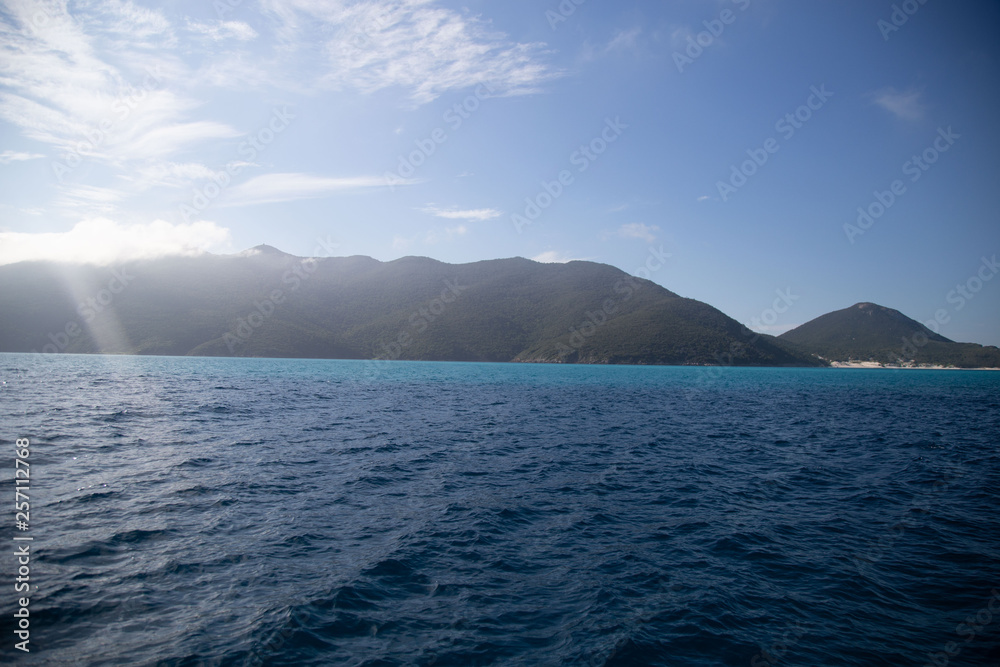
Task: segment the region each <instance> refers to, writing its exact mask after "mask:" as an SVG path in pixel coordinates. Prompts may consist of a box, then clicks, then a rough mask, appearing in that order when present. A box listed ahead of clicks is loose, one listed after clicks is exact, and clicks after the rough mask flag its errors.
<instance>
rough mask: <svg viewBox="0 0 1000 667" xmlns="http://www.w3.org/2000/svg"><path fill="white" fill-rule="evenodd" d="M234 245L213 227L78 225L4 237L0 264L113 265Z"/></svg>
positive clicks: (88, 222) (87, 222)
mask: <svg viewBox="0 0 1000 667" xmlns="http://www.w3.org/2000/svg"><path fill="white" fill-rule="evenodd" d="M229 242H230V235H229V230H228V229H225V228H222V227H219V226H217V225H216V224H215V223H213V222H204V221H202V222H195V223H192V224H189V225H184V224H181V225H173V224H171V223H169V222H165V221H163V220H155V221H153V222H149V223H139V224H128V225H126V224H121V223H118V222H115V221H113V220H109V219H107V218H92V219H89V220H84V221H82V222H79V223H77V224H76V225H75V226H74V227H73V228H72V229H71V230H69V231H68V232H55V233H51V232H50V233H35V234H32V233H23V232H3V233H0V264H13V263H15V262H25V261H39V260H43V261H57V262H73V263H89V264H100V265H108V264H115V263H118V262H125V261H130V260H137V259H152V258H155V257H165V256H170V255H197V254H200V253H202V252H205V251H207V250H211V249H216V248H219V247H222V246H223V245H227V244H228V243H229Z"/></svg>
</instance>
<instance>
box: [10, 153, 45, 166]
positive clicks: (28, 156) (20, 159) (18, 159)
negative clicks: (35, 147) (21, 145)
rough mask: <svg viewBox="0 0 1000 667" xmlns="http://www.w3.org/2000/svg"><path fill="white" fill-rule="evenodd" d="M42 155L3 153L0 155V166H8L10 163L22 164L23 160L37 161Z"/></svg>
mask: <svg viewBox="0 0 1000 667" xmlns="http://www.w3.org/2000/svg"><path fill="white" fill-rule="evenodd" d="M43 157H45V156H44V155H41V154H39V153H21V152H18V151H4V152H3V153H0V164H10V163H11V162H23V161H25V160H37V159H38V158H43Z"/></svg>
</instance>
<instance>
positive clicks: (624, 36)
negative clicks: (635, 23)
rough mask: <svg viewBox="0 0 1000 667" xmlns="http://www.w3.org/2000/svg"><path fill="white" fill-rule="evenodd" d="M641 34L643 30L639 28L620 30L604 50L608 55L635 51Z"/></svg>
mask: <svg viewBox="0 0 1000 667" xmlns="http://www.w3.org/2000/svg"><path fill="white" fill-rule="evenodd" d="M640 34H642V28H639V27H636V28H632V29H631V30H619V31H618V32H616V33H615V36H614V37H612V38H611V41H610V42H608V45H607V47H605V49H604V50H605V51H606V52H608V53H611V52H613V51H632V50H635V48H636V43H637V41H638V39H639V35H640Z"/></svg>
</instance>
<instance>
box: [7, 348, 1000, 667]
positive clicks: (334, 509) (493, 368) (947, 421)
mask: <svg viewBox="0 0 1000 667" xmlns="http://www.w3.org/2000/svg"><path fill="white" fill-rule="evenodd" d="M0 373H2V375H0V382H3V383H4V384H2V385H0V415H2V417H3V432H2V433H0V446H2V447H4V448H6V449H7V450H8V452H10V453H9V455H5V456H4V457H3V458H2V459H0V461H2V463H0V465H2V466H3V467H4V468H5V471H4V473H3V474H4V477H3V484H4V485H6V488H7V491H5V493H8V494H10V495H12V494H13V490H12V487H13V483H12V479H13V467H12V466H13V441H14V439H15V438H18V437H22V438H23V437H29V438H30V439H31V442H32V445H31V448H32V454H31V463H32V475H33V477H32V498H31V502H32V526H31V530H30V533H31V535H32V536H34V538H35V540H34V542H33V548H34V549H35V551H34V552H33V560H32V577H33V588H32V591H31V594H32V603H31V604H32V607H31V612H32V623H33V624H32V635H31V640H32V652H31V654H29V655H22V654H18V653H15V652H14V650H13V645H12V644H13V642H11V641H5V642H4V643H3V645H0V658H2V659H3V660H4V661H7V660H8V659H10V660H13V659H16V660H17V661H18V662H19V663H24V664H45V665H50V664H51V665H59V664H150V665H153V664H161V665H187V664H191V665H194V664H227V665H228V664H241V665H242V664H276V665H283V664H288V665H292V664H295V665H302V664H305V665H324V664H344V665H410V664H418V665H487V664H497V665H506V664H511V665H514V664H553V665H556V664H581V665H647V664H648V665H674V664H683V665H761V664H768V665H773V664H788V665H793V664H810V665H813V664H841V665H900V664H914V665H923V664H927V663H929V662H931V661H932V660H933V661H935V662H936V663H937V664H941V662H942V661H943V660H947V661H948V664H952V665H961V664H966V665H973V664H979V665H982V664H991V665H992V664H997V663H998V661H1000V652H998V644H1000V606H998V605H1000V601H998V602H997V603H994V604H993V609H996V610H998V611H997V612H994V611H990V606H989V605H990V603H991V596H992V595H993V591H994V589H1000V549H998V547H1000V519H998V516H1000V514H998V506H1000V503H998V497H1000V452H998V446H1000V373H990V372H975V371H885V370H873V371H867V370H853V369H851V370H832V369H737V368H677V367H607V366H559V365H513V364H462V363H417V362H414V363H410V362H389V363H377V362H359V361H314V360H267V359H193V358H156V357H146V358H137V357H97V356H70V355H52V356H48V355H47V356H35V355H13V354H4V355H0ZM12 521H13V510H11V516H10V522H12ZM10 522H8V523H10ZM4 530H5V532H4V535H3V538H4V539H6V540H7V542H8V544H13V542H12V541H11V540H12V538H13V536H14V531H13V530H12V529H11V528H10V527H9V526H5V528H4ZM7 551H12V550H7ZM5 558H6V560H5V561H3V565H4V571H6V572H13V571H14V567H15V566H14V563H13V559H12V558H11V556H10V555H8V556H5ZM14 602H15V601H14V599H13V595H8V596H5V597H2V598H0V605H4V606H3V607H2V609H0V611H2V612H3V615H4V617H5V618H8V619H10V618H11V613H9V610H10V611H11V612H12V610H13V605H14ZM983 610H985V611H983ZM980 612H982V613H980ZM977 615H978V621H977V620H976V619H977ZM987 615H989V622H986V620H987ZM969 617H971V618H972V619H973V622H974V625H971V626H970V625H964V626H963V625H962V624H963V623H964V622H965V621H966V619H967V618H969ZM970 633H971V635H970ZM5 634H7V635H8V636H11V635H10V632H9V630H8V631H6V633H5ZM949 651H950V653H949Z"/></svg>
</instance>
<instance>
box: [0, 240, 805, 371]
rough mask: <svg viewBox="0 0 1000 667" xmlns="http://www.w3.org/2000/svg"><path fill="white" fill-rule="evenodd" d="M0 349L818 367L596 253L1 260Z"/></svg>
mask: <svg viewBox="0 0 1000 667" xmlns="http://www.w3.org/2000/svg"><path fill="white" fill-rule="evenodd" d="M0 284H2V285H3V286H4V288H3V290H2V291H0V313H2V314H3V316H2V318H0V351H33V350H34V351H39V352H41V351H47V352H56V351H59V352H78V353H96V352H102V353H112V354H169V355H205V356H258V357H264V356H267V357H317V358H348V359H351V358H354V359H371V358H382V359H422V360H455V361H530V362H538V361H547V362H564V363H626V364H724V365H818V364H821V363H822V362H819V361H818V360H816V359H815V358H814V357H812V356H811V355H810V354H808V353H803V352H801V351H798V350H796V349H794V347H793V346H791V345H788V344H786V343H784V342H782V341H779V340H777V339H775V338H772V337H770V336H765V335H760V334H753V333H752V332H750V331H749V330H747V329H746V328H745V327H743V326H742V325H741V324H739V323H738V322H736V321H735V320H733V319H731V318H729V317H727V316H726V315H724V314H723V313H721V312H720V311H718V310H716V309H715V308H712V307H711V306H709V305H706V304H704V303H701V302H698V301H694V300H691V299H684V298H681V297H679V296H677V295H676V294H674V293H672V292H670V291H668V290H666V289H664V288H663V287H660V286H659V285H657V284H655V283H652V282H650V281H647V280H642V279H640V278H635V277H633V276H629V275H628V274H626V273H624V272H622V271H620V270H619V269H616V268H614V267H611V266H607V265H604V264H596V263H593V262H570V263H568V264H541V263H538V262H533V261H530V260H526V259H521V258H514V259H502V260H490V261H483V262H475V263H471V264H457V265H453V264H444V263H442V262H438V261H435V260H432V259H428V258H423V257H405V258H402V259H399V260H396V261H393V262H379V261H376V260H374V259H371V258H369V257H337V258H323V259H303V258H299V257H294V256H291V255H287V254H285V253H282V252H280V251H278V250H276V249H274V248H270V247H267V246H258V247H257V248H254V249H252V250H250V251H246V252H244V253H240V254H239V255H230V256H216V255H202V256H198V257H190V258H170V259H159V260H151V261H144V262H135V263H130V264H127V265H123V266H121V267H116V268H115V269H113V270H112V269H109V268H104V267H93V266H68V265H56V264H51V263H39V262H32V263H22V264H16V265H7V266H0Z"/></svg>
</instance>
